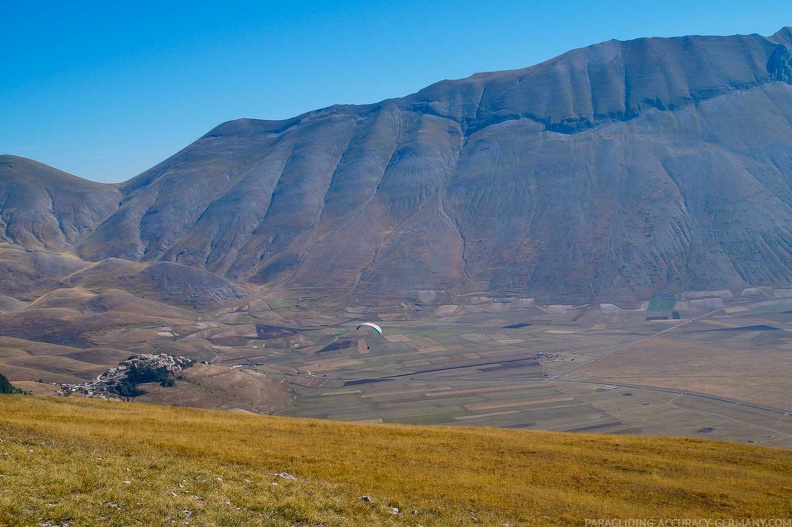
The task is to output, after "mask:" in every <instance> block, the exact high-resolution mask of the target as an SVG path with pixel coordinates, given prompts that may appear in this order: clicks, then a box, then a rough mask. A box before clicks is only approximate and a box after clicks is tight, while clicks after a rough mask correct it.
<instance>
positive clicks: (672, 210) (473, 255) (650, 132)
mask: <svg viewBox="0 0 792 527" xmlns="http://www.w3.org/2000/svg"><path fill="white" fill-rule="evenodd" d="M791 37H792V31H790V29H789V28H785V29H783V30H782V31H779V32H778V33H777V34H776V35H773V36H772V37H769V38H765V37H761V36H759V35H750V36H733V37H682V38H673V39H655V38H652V39H639V40H634V41H630V42H617V41H610V42H605V43H602V44H598V45H595V46H590V47H588V48H584V49H578V50H574V51H571V52H569V53H567V54H565V55H562V56H560V57H557V58H555V59H552V60H550V61H547V62H545V63H542V64H539V65H537V66H533V67H530V68H526V69H523V70H515V71H504V72H496V73H483V74H477V75H474V76H472V77H470V78H467V79H463V80H458V81H443V82H440V83H437V84H435V85H432V86H430V87H428V88H426V89H424V90H421V91H420V92H418V93H416V94H414V95H411V96H408V97H405V98H403V99H394V100H388V101H384V102H382V103H379V104H373V105H367V106H335V107H331V108H327V109H324V110H319V111H315V112H311V113H308V114H305V115H302V116H299V117H296V118H294V119H291V120H287V121H256V120H249V119H246V120H240V121H233V122H229V123H225V124H223V125H221V126H219V127H217V128H215V129H214V130H212V131H211V132H210V133H208V134H207V135H206V136H204V137H202V138H201V139H199V140H198V141H196V142H195V143H194V144H192V145H191V146H189V147H188V148H186V149H184V150H183V151H181V152H179V153H178V154H176V155H174V156H173V157H171V158H170V159H168V160H166V161H164V162H163V163H161V164H160V165H158V166H156V167H154V168H152V169H151V170H149V171H147V172H145V173H143V174H141V175H140V176H138V177H136V178H134V179H132V180H131V181H129V182H127V183H126V184H124V185H122V186H121V188H120V189H118V190H116V189H115V188H112V189H110V188H104V187H102V189H100V190H95V191H94V190H92V189H87V188H86V189H85V190H84V194H81V195H80V196H82V197H81V198H79V199H78V198H76V197H75V198H73V200H74V202H75V203H80V204H81V203H83V201H85V202H88V201H90V199H91V198H89V196H93V195H94V194H93V193H94V192H97V193H99V195H100V196H102V198H101V199H99V198H96V199H95V201H94V202H93V203H100V204H105V203H106V205H101V206H100V205H93V206H92V207H91V208H90V210H92V211H94V212H93V213H91V214H89V215H88V216H90V217H91V218H94V219H95V221H93V222H91V221H87V220H85V221H79V222H78V221H76V220H75V221H74V222H73V223H74V225H75V227H74V228H71V227H69V228H68V229H67V228H63V227H60V228H55V226H54V224H51V222H49V220H47V221H44V224H46V225H50V227H52V229H51V230H52V232H53V233H54V234H52V235H49V234H48V235H46V236H45V235H43V234H38V235H37V234H35V233H34V229H33V228H32V227H31V228H29V229H28V231H29V236H28V237H27V238H25V237H24V236H22V235H20V234H17V235H14V236H8V234H6V237H7V239H8V240H9V241H11V242H13V243H17V244H21V245H24V246H28V245H30V244H33V245H35V243H37V242H36V241H35V240H39V242H40V245H42V246H44V247H45V248H46V247H47V245H46V243H45V242H41V240H42V239H44V240H54V241H51V242H47V243H49V244H50V246H53V247H54V246H56V245H57V244H61V245H70V246H71V247H73V248H74V249H75V250H76V251H77V252H78V253H79V254H80V255H81V256H83V257H84V258H86V259H90V260H99V259H104V258H109V257H116V258H123V259H128V260H135V261H141V262H153V261H165V262H174V263H178V264H182V265H185V266H189V267H194V268H200V269H206V270H209V271H211V272H213V273H216V274H219V275H222V276H225V277H226V278H229V279H232V280H235V281H237V282H239V283H243V282H246V283H251V284H255V285H262V286H264V287H269V288H275V287H280V288H301V289H300V290H301V291H309V290H313V291H319V292H323V293H324V294H338V295H344V296H346V295H351V296H356V297H366V296H370V297H376V298H382V297H390V298H408V297H413V298H415V299H416V300H419V299H420V297H421V294H422V293H420V292H421V291H438V292H443V294H445V293H462V292H472V291H483V292H492V293H499V294H503V295H507V296H508V295H514V296H515V297H530V298H537V299H540V300H566V301H586V302H587V301H591V300H593V299H602V300H620V299H627V298H640V297H644V298H646V297H648V296H649V294H650V293H651V292H652V291H658V290H668V291H690V290H713V289H732V290H742V289H744V288H748V287H759V286H766V285H776V286H778V285H784V284H789V283H791V282H792V256H791V255H792V243H790V240H792V210H791V209H790V206H791V205H792V85H790V82H791V81H790V79H792V67H790V56H791V55H790V47H792V38H791ZM116 192H120V193H121V194H122V195H123V199H122V200H121V201H120V204H118V203H113V200H115V201H116V202H117V201H118V199H117V195H116V194H114V193H116ZM111 198H112V199H111ZM111 205H112V206H111ZM81 206H82V205H81ZM42 207H43V209H42ZM33 208H34V209H35V210H45V211H47V210H48V209H47V205H46V204H45V203H44V202H41V203H38V204H37V205H35V206H34V207H33ZM78 209H79V207H78ZM6 210H7V209H6V207H4V209H3V211H2V218H3V221H5V222H6V223H7V225H8V226H11V225H12V224H14V221H13V218H11V222H10V223H9V219H8V218H9V215H8V213H7V212H6ZM53 210H54V209H53ZM75 210H77V209H75ZM79 210H83V209H79ZM47 214H49V216H47V215H46V214H45V217H46V218H50V217H52V218H54V217H59V215H58V214H55V213H54V212H53V213H49V212H48V213H47ZM61 216H62V215H61ZM76 216H77V215H76V213H75V217H76ZM80 217H82V216H80ZM48 222H49V223H48ZM29 223H30V222H29ZM33 223H35V222H33ZM16 224H17V225H21V223H20V222H19V221H17V223H16ZM31 224H32V223H31ZM70 225H71V224H70ZM78 225H79V227H78ZM15 228H17V231H14V232H18V231H19V227H15ZM22 230H23V231H24V229H22ZM39 230H40V229H39ZM6 232H8V229H6ZM58 232H60V233H61V234H57V233H58ZM31 236H32V238H31ZM228 294H229V295H231V296H235V295H236V294H237V292H231V291H230V290H229V292H228ZM424 296H425V294H424Z"/></svg>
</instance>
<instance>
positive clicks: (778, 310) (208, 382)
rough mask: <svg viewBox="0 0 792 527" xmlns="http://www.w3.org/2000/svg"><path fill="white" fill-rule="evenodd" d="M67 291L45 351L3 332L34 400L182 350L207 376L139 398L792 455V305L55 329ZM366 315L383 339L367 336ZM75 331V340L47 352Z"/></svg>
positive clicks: (283, 310) (136, 319) (732, 303)
mask: <svg viewBox="0 0 792 527" xmlns="http://www.w3.org/2000/svg"><path fill="white" fill-rule="evenodd" d="M64 294H66V293H63V292H57V291H56V292H55V293H53V294H50V295H49V297H47V298H45V299H44V300H46V301H37V302H38V304H39V309H40V310H41V312H42V313H44V314H45V315H47V317H44V318H43V319H42V320H44V322H46V323H40V324H39V325H38V328H37V331H38V332H39V333H41V336H38V337H36V335H34V337H36V338H38V339H39V340H36V341H33V340H24V339H22V338H21V335H20V336H10V335H7V336H3V337H0V371H2V372H4V373H5V374H6V376H8V377H9V379H10V380H11V381H12V382H15V383H17V384H19V386H20V387H22V388H23V389H25V390H28V391H30V392H32V393H38V394H47V393H52V392H53V390H51V385H50V384H49V383H52V382H59V383H60V382H82V381H84V380H85V379H90V378H93V377H95V376H96V375H98V374H99V373H101V371H103V370H104V369H105V368H109V367H111V366H114V365H115V364H117V363H118V362H120V361H121V360H123V359H125V358H126V356H127V355H128V353H129V352H135V353H168V354H177V355H184V356H188V357H192V358H195V359H197V360H199V361H204V362H205V363H206V364H202V365H200V367H196V368H193V369H191V370H188V371H186V372H185V374H184V375H183V378H182V379H180V380H178V381H177V383H176V386H175V387H173V388H161V387H159V386H157V385H153V386H150V387H148V388H146V391H147V392H148V393H147V394H146V395H144V396H142V397H141V399H140V400H141V401H145V402H152V403H160V404H167V405H176V406H192V407H199V408H215V409H225V410H238V411H248V412H255V413H277V414H281V415H288V416H295V417H309V418H320V419H332V420H338V421H350V422H362V423H401V424H430V425H450V426H491V427H501V428H518V429H534V430H552V431H566V432H601V433H612V434H659V435H678V436H688V437H707V438H715V439H725V440H730V441H737V442H749V443H754V444H762V445H771V446H779V447H785V448H789V447H792V417H790V415H789V414H790V412H792V401H791V400H790V397H789V395H788V394H789V393H790V392H791V391H792V382H790V377H789V375H788V372H789V371H792V358H791V357H792V299H788V298H778V299H766V298H762V299H754V300H745V299H729V300H727V301H726V303H723V301H722V300H721V299H720V298H717V299H694V300H690V301H679V302H677V301H675V300H674V299H673V298H668V295H665V296H663V295H658V296H657V297H656V298H653V299H652V300H651V301H649V302H647V306H645V307H644V310H641V309H620V308H618V307H616V306H613V305H610V304H602V305H593V306H531V305H529V306H524V307H523V306H519V307H514V306H510V305H509V304H498V303H492V302H489V303H486V302H482V303H479V304H476V303H473V304H470V305H465V306H440V307H438V308H435V309H434V310H432V311H427V312H423V313H418V314H416V313H414V312H413V313H411V312H406V311H405V310H404V306H392V307H390V308H388V307H384V308H383V307H379V308H365V307H362V308H361V307H358V308H349V309H346V310H344V309H343V308H341V309H338V308H326V309H324V310H322V309H310V310H309V309H306V308H301V307H299V305H298V303H297V302H296V301H293V300H290V299H288V298H282V299H274V300H273V299H269V300H266V299H265V300H262V299H252V300H251V299H245V300H241V301H238V302H236V303H235V304H231V305H229V306H227V307H225V308H223V309H219V310H217V311H215V312H211V313H203V314H201V313H196V312H194V311H189V310H184V309H180V308H173V307H169V306H164V307H160V308H159V309H158V310H156V311H149V312H146V311H145V310H141V309H134V308H140V307H144V306H142V305H141V304H137V303H133V302H132V301H131V300H130V297H129V296H128V295H122V294H120V293H119V294H116V295H115V296H112V297H110V296H107V295H104V296H101V298H97V296H96V295H92V294H90V293H89V292H84V293H82V294H83V295H84V297H85V299H84V303H85V305H94V304H96V303H97V302H98V301H99V300H101V301H103V302H109V301H111V300H112V301H113V302H115V303H116V304H118V305H122V306H123V305H126V304H129V305H130V307H129V308H128V311H129V314H128V315H126V314H124V313H119V312H117V311H116V312H100V313H96V312H95V311H92V310H86V309H82V310H81V309H80V308H79V306H78V307H77V308H75V307H74V306H73V305H72V307H71V308H69V309H71V311H70V313H71V318H70V322H69V323H68V324H66V326H65V327H61V326H59V325H57V324H55V323H54V322H51V323H50V322H47V321H49V320H50V319H53V320H54V315H52V313H50V311H51V310H52V309H58V310H62V309H66V308H64V307H62V305H61V303H60V302H59V301H58V299H59V298H60V297H59V296H58V295H60V296H63V295H64ZM69 294H70V295H71V296H72V297H73V296H74V294H75V293H74V292H69ZM477 301H478V300H477ZM144 302H147V301H144ZM141 311H142V312H144V313H147V314H146V315H142V314H140V312H141ZM4 316H5V317H6V318H9V319H11V320H15V318H14V317H16V318H19V316H20V315H19V314H18V313H10V314H6V315H4ZM365 320H368V321H373V322H376V323H378V324H380V325H381V326H382V328H383V331H384V333H383V335H382V336H379V335H378V334H376V332H374V331H372V330H371V329H370V328H365V327H364V328H360V329H356V328H357V326H358V325H359V324H360V323H361V322H362V321H365ZM108 321H109V326H105V327H99V325H100V322H105V323H108ZM0 322H2V321H0ZM70 331H71V332H72V333H73V335H74V338H73V339H72V340H73V342H71V344H70V345H62V344H54V343H51V342H46V341H43V340H44V339H45V338H49V339H50V340H56V339H55V336H56V335H55V333H56V332H60V333H64V332H65V333H69V332H70ZM72 333H69V334H72ZM29 338H33V337H29ZM75 339H76V340H75ZM79 339H83V340H82V341H80V340H79ZM36 380H42V381H43V383H35V382H33V381H36Z"/></svg>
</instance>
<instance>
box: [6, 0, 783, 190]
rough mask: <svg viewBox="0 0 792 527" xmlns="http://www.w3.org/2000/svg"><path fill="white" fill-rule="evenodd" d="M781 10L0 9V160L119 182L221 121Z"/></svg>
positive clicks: (357, 4) (732, 4)
mask: <svg viewBox="0 0 792 527" xmlns="http://www.w3.org/2000/svg"><path fill="white" fill-rule="evenodd" d="M785 25H792V1H790V0H762V1H737V0H721V1H696V0H688V1H677V0H662V1H661V0H657V1H652V2H647V1H643V0H634V1H609V0H599V1H595V0H566V1H565V0H554V1H550V0H548V1H532V0H501V1H498V0H493V1H492V2H482V1H481V0H475V1H473V0H456V1H452V0H434V1H433V0H424V1H406V0H405V1H396V0H393V1H386V0H369V1H362V0H361V1H357V0H350V1H343V0H337V1H332V2H331V1H310V0H303V1H296V0H295V1H288V0H286V1H283V2H268V1H258V2H254V1H251V2H239V1H234V0H213V1H203V0H191V1H184V2H181V1H178V2H177V1H168V0H162V1H160V2H148V1H146V0H142V1H141V0H138V1H135V2H129V1H126V0H119V1H110V0H102V1H79V0H72V1H68V2H66V1H57V2H40V1H36V0H29V1H9V2H6V3H5V4H4V7H3V10H2V13H0V57H1V58H2V62H1V63H0V72H1V73H0V153H7V154H16V155H21V156H25V157H30V158H32V159H36V160H38V161H41V162H43V163H46V164H48V165H52V166H54V167H56V168H59V169H61V170H65V171H67V172H70V173H72V174H75V175H78V176H81V177H84V178H87V179H92V180H95V181H106V182H119V181H125V180H127V179H129V178H131V177H133V176H135V175H137V174H138V173H140V172H142V171H144V170H146V169H147V168H150V167H151V166H153V165H155V164H157V163H158V162H160V161H162V160H164V159H165V158H167V157H168V156H170V155H172V154H174V153H175V152H177V151H178V150H180V149H181V148H183V147H185V146H187V145H188V144H189V143H191V142H192V141H194V140H195V139H197V138H198V137H200V136H201V135H203V134H204V133H206V132H207V131H209V130H210V129H211V128H213V127H214V126H216V125H218V124H220V123H222V122H224V121H228V120H231V119H238V118H241V117H251V118H258V119H284V118H288V117H292V116H295V115H298V114H300V113H303V112H306V111H309V110H313V109H317V108H323V107H326V106H329V105H331V104H337V103H350V104H364V103H371V102H377V101H380V100H383V99H387V98H391V97H401V96H404V95H407V94H410V93H413V92H415V91H417V90H419V89H421V88H423V87H425V86H427V85H429V84H431V83H433V82H436V81H439V80H442V79H454V78H462V77H467V76H469V75H471V74H473V73H476V72H479V71H494V70H502V69H515V68H522V67H526V66H530V65H532V64H536V63H538V62H541V61H544V60H547V59H549V58H552V57H554V56H556V55H559V54H561V53H563V52H565V51H568V50H570V49H573V48H577V47H581V46H587V45H589V44H594V43H597V42H601V41H605V40H609V39H612V38H615V39H619V40H628V39H632V38H638V37H644V36H679V35H685V34H703V35H731V34H737V33H759V34H762V35H770V34H773V33H775V32H776V31H777V30H779V29H780V28H781V27H783V26H785Z"/></svg>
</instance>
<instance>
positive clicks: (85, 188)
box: [0, 155, 121, 252]
mask: <svg viewBox="0 0 792 527" xmlns="http://www.w3.org/2000/svg"><path fill="white" fill-rule="evenodd" d="M120 199H121V193H120V192H119V191H118V189H117V188H116V185H104V184H101V183H94V182H92V181H87V180H84V179H80V178H78V177H75V176H72V175H71V174H67V173H65V172H61V171H60V170H56V169H54V168H52V167H48V166H47V165H43V164H41V163H37V162H36V161H32V160H30V159H25V158H22V157H17V156H11V155H0V203H2V207H0V241H3V242H9V243H14V244H18V245H21V246H23V247H25V248H27V249H34V250H47V251H55V252H58V251H69V250H70V248H71V247H72V246H73V245H74V244H75V243H77V242H79V240H80V239H81V238H82V236H84V235H85V234H87V233H90V232H93V231H94V229H96V228H97V226H98V225H99V224H100V223H102V221H104V220H105V219H106V218H107V217H108V216H109V215H110V213H112V212H113V211H114V210H115V209H116V207H117V205H118V201H119V200H120Z"/></svg>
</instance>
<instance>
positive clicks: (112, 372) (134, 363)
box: [58, 353, 195, 399]
mask: <svg viewBox="0 0 792 527" xmlns="http://www.w3.org/2000/svg"><path fill="white" fill-rule="evenodd" d="M194 364H195V360H194V359H188V358H186V357H180V356H178V355H166V354H164V353H161V354H159V355H147V354H144V353H137V354H135V355H131V356H130V357H129V358H128V359H127V360H125V361H123V362H122V363H120V364H119V365H118V366H116V367H115V368H111V369H109V370H105V371H104V372H102V373H101V374H100V375H98V376H97V377H96V378H95V379H93V380H90V381H87V382H84V383H81V384H58V393H59V394H60V395H63V396H69V395H72V394H76V395H82V396H84V397H98V398H100V399H118V398H128V397H134V396H136V395H141V394H142V393H144V392H143V391H142V390H140V389H139V388H138V387H137V385H138V384H142V383H146V382H159V383H160V384H161V385H162V386H173V384H174V382H175V377H176V376H177V373H176V372H179V371H181V370H183V369H186V368H189V367H190V366H192V365H194Z"/></svg>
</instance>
